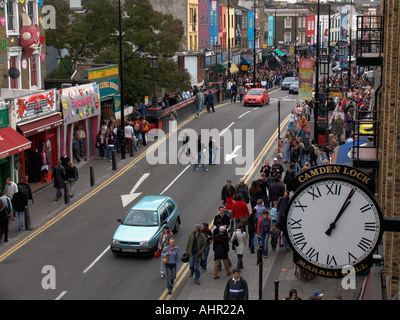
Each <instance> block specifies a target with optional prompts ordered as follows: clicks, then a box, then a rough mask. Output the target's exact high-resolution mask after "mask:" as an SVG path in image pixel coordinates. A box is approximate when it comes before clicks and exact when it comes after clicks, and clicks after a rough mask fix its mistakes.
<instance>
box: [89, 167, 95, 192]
mask: <svg viewBox="0 0 400 320" xmlns="http://www.w3.org/2000/svg"><path fill="white" fill-rule="evenodd" d="M89 172H90V186H91V187H93V186H94V185H95V181H94V170H93V165H91V166H90V171H89Z"/></svg>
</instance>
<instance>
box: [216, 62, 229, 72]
mask: <svg viewBox="0 0 400 320" xmlns="http://www.w3.org/2000/svg"><path fill="white" fill-rule="evenodd" d="M225 70H228V65H227V64H225V63H218V73H219V72H224V71H225Z"/></svg>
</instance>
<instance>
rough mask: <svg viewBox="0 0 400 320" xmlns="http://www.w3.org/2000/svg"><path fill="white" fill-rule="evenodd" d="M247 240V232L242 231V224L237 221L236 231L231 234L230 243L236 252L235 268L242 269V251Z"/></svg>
mask: <svg viewBox="0 0 400 320" xmlns="http://www.w3.org/2000/svg"><path fill="white" fill-rule="evenodd" d="M246 241H247V234H246V232H245V231H244V226H243V224H241V223H238V225H237V228H236V231H235V232H234V233H233V235H232V245H233V244H234V250H235V251H236V254H237V259H238V260H237V268H238V269H243V252H244V247H245V245H246Z"/></svg>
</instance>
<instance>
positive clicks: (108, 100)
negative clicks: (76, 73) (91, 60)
mask: <svg viewBox="0 0 400 320" xmlns="http://www.w3.org/2000/svg"><path fill="white" fill-rule="evenodd" d="M85 80H88V81H90V82H96V83H97V86H98V88H99V93H100V101H101V117H100V118H101V124H103V123H104V122H108V121H110V120H111V119H112V118H113V117H114V118H119V117H120V113H119V111H121V98H120V92H119V67H118V66H117V65H107V66H103V67H99V68H91V69H87V70H85Z"/></svg>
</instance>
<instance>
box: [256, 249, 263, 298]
mask: <svg viewBox="0 0 400 320" xmlns="http://www.w3.org/2000/svg"><path fill="white" fill-rule="evenodd" d="M262 253H263V245H262V244H260V245H259V247H258V249H257V265H258V300H262V278H263V258H262Z"/></svg>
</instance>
